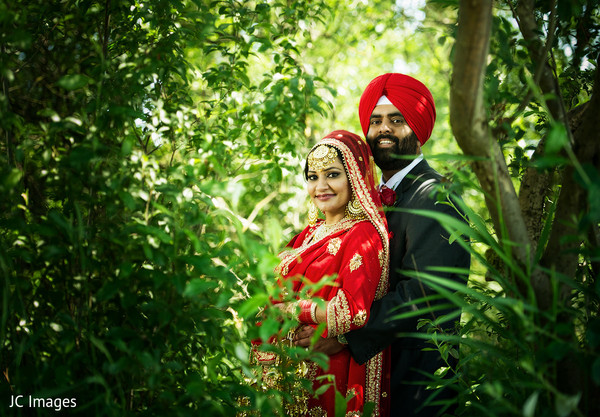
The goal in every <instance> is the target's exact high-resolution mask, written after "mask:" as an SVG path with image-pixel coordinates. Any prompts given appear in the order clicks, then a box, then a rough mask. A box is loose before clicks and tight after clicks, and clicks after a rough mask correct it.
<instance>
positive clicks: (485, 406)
mask: <svg viewBox="0 0 600 417" xmlns="http://www.w3.org/2000/svg"><path fill="white" fill-rule="evenodd" d="M455 180H456V181H461V182H463V186H464V187H475V185H474V184H473V183H472V182H470V180H469V179H468V178H466V177H465V176H463V175H461V173H460V172H457V175H456V176H455ZM593 187H594V186H592V185H589V187H588V192H590V193H592V192H593V191H592V188H593ZM457 203H458V204H459V207H460V209H461V211H463V212H464V213H465V214H466V215H467V217H468V219H469V224H463V223H462V222H460V221H457V220H456V219H454V218H452V217H450V216H448V215H444V214H441V213H436V212H428V211H414V212H415V214H420V215H423V216H427V217H431V218H433V219H435V220H437V221H439V222H440V223H441V224H442V225H444V227H445V228H446V230H447V231H448V232H449V233H451V235H452V236H463V237H464V238H466V239H465V240H463V239H457V240H456V241H457V242H458V243H460V244H461V245H463V246H464V247H465V248H467V249H468V250H469V251H470V253H471V255H472V259H473V267H472V269H471V270H470V271H455V270H450V269H448V268H445V267H438V268H431V269H430V270H428V271H419V272H413V273H412V274H413V275H414V276H415V277H418V278H419V279H421V280H422V281H423V282H424V283H426V284H427V285H428V286H429V287H431V288H432V289H434V290H435V293H436V294H435V295H433V296H430V297H427V298H425V299H419V300H414V301H413V302H414V303H415V304H416V303H419V304H421V303H423V302H425V301H430V302H431V305H432V306H433V307H432V308H431V311H432V312H436V311H444V309H445V308H447V305H448V304H439V303H438V304H434V302H435V300H436V299H438V298H439V297H440V296H441V297H442V298H443V299H444V300H446V301H447V302H449V303H451V304H452V305H455V306H459V307H460V309H461V312H462V314H461V318H460V321H459V320H458V317H457V316H456V315H445V316H443V315H442V316H439V317H438V318H437V319H436V320H430V319H421V320H420V323H419V328H421V329H424V330H426V332H421V333H411V334H409V335H406V336H411V337H417V338H423V339H425V340H427V341H428V343H429V344H431V346H432V347H431V349H435V350H437V351H438V352H440V354H441V356H442V358H443V360H444V361H445V363H446V365H447V366H445V367H442V368H440V369H439V370H438V372H437V373H436V374H434V375H427V376H424V378H423V379H424V381H425V382H424V383H427V385H428V388H429V389H432V394H431V395H430V397H429V398H428V399H427V400H426V402H427V403H429V402H431V403H435V402H436V401H437V399H436V396H437V394H436V391H433V389H434V388H440V387H445V388H446V389H449V390H453V391H455V392H457V394H458V396H459V404H460V406H459V409H458V410H457V412H456V414H457V415H462V416H480V415H482V414H483V413H485V414H486V415H490V416H498V417H500V416H517V415H519V416H521V415H524V416H552V417H566V416H586V415H592V414H593V413H594V412H595V411H594V410H596V409H597V404H596V399H595V397H594V394H593V393H594V390H595V389H596V388H595V387H598V386H600V380H599V378H598V364H599V363H600V353H599V351H598V346H599V343H598V341H599V338H598V330H599V328H598V323H599V320H600V317H599V315H598V311H600V291H598V290H599V288H598V285H597V284H595V283H594V282H593V281H591V280H590V279H589V278H588V277H589V275H587V274H588V273H589V272H590V271H589V270H588V268H589V265H591V264H592V262H595V261H596V260H597V254H598V252H597V247H594V246H593V245H592V246H591V247H589V248H587V249H586V248H582V250H581V251H580V253H579V256H580V264H581V270H580V271H579V274H578V276H577V277H575V279H573V278H572V277H567V276H562V275H560V274H558V273H557V272H556V271H546V272H547V273H548V274H549V275H550V276H551V279H552V284H553V287H554V288H555V290H556V292H557V293H558V288H561V287H562V288H563V291H565V292H566V293H567V294H568V295H567V301H566V302H565V300H564V299H561V298H560V297H559V296H558V295H557V296H556V297H555V298H554V299H553V303H552V305H551V306H550V308H549V309H541V308H540V307H539V306H538V305H537V302H536V298H535V294H534V290H533V288H532V286H531V283H532V282H533V278H532V276H533V273H534V271H535V269H536V268H541V267H540V266H539V265H520V264H519V263H518V262H517V261H516V260H515V259H514V258H513V256H512V252H511V242H498V241H497V239H496V237H495V236H494V234H493V233H492V232H490V230H489V226H488V225H487V224H486V222H485V219H483V218H481V217H480V216H479V215H478V214H477V213H475V212H474V211H473V210H472V209H471V208H469V206H468V205H466V204H464V203H461V202H460V201H458V202H457ZM573 238H574V237H573ZM481 248H487V250H491V251H493V252H494V253H495V254H496V255H497V258H498V259H500V260H501V261H500V263H494V262H491V261H490V259H495V258H491V257H489V256H486V255H487V253H486V252H485V251H482V249H481ZM589 249H592V250H591V251H590V250H589ZM437 272H441V273H448V272H458V273H461V272H462V273H463V274H464V276H465V277H466V276H468V277H469V279H468V281H467V280H466V279H465V282H464V283H457V282H452V281H449V280H447V279H442V278H439V277H438V276H436V273H437ZM406 273H408V274H410V273H411V272H410V271H407V272H406ZM518 285H525V286H528V288H529V290H528V291H527V292H525V293H523V291H520V290H519V288H518ZM410 315H411V313H410V312H409V313H404V314H402V315H401V316H399V317H409V316H410ZM447 321H455V322H456V323H457V326H456V330H455V331H452V332H448V331H445V330H444V329H443V328H442V327H441V326H440V325H441V324H442V323H443V322H447ZM454 359H458V364H457V365H455V364H454ZM565 364H566V365H567V369H570V372H571V373H570V374H565V373H564V371H563V369H565V368H564V367H561V365H565ZM565 379H568V380H573V379H575V380H578V381H583V383H582V385H583V386H586V387H587V389H586V390H585V391H583V392H581V391H579V392H577V391H575V392H564V390H563V388H562V386H564V380H565ZM440 404H444V402H443V401H442V402H440Z"/></svg>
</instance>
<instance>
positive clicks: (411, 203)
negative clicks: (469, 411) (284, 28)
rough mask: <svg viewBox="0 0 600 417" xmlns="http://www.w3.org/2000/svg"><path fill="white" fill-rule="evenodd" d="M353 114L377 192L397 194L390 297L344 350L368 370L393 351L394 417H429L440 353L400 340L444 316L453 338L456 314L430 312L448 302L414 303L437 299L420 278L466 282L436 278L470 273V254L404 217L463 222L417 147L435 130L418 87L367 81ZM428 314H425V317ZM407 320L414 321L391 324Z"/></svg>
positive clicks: (428, 222)
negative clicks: (380, 188)
mask: <svg viewBox="0 0 600 417" xmlns="http://www.w3.org/2000/svg"><path fill="white" fill-rule="evenodd" d="M358 112H359V118H360V124H361V126H362V130H363V133H364V134H365V137H366V139H367V143H368V144H369V146H370V147H371V151H372V152H373V157H374V159H375V163H376V164H377V166H379V168H381V172H382V185H384V186H385V187H387V188H390V189H392V190H394V191H395V197H392V198H391V201H390V203H391V204H393V208H390V209H389V210H388V211H387V212H386V217H387V220H388V227H389V230H390V232H392V233H393V238H392V240H391V242H390V279H389V282H390V291H389V293H388V294H387V295H386V296H384V297H383V298H382V299H380V300H377V301H375V302H374V303H373V305H372V307H371V311H370V317H369V321H368V323H367V325H366V326H365V327H363V328H361V329H358V330H356V331H353V332H350V333H347V334H346V335H345V340H343V338H342V342H346V343H347V346H346V347H347V348H348V349H349V350H350V352H351V354H352V357H353V358H354V359H355V360H356V361H357V362H358V363H365V362H366V361H367V360H369V359H370V358H372V357H373V356H375V354H377V353H378V352H380V351H382V350H384V349H385V348H386V347H388V346H391V387H390V393H389V395H390V397H391V415H392V416H402V417H411V416H414V417H430V416H431V417H433V416H436V415H438V414H439V413H440V412H441V411H442V409H443V407H442V406H435V405H434V406H432V405H424V403H425V401H426V400H427V399H428V397H429V395H431V394H432V393H433V391H431V390H426V387H427V382H426V381H427V380H428V377H427V375H430V374H433V373H434V372H435V371H436V370H437V369H438V368H440V367H442V366H445V363H444V362H443V361H442V359H441V358H440V355H439V353H438V352H437V351H423V348H425V347H432V345H430V344H427V343H426V342H425V341H424V339H421V338H411V337H406V336H402V334H406V333H415V332H417V331H418V330H417V324H418V320H419V319H431V320H434V319H435V318H438V317H440V316H441V315H445V314H449V313H454V314H455V316H454V319H453V320H450V321H447V322H446V323H444V324H442V325H441V327H442V328H444V329H445V330H450V331H451V330H452V328H453V326H454V324H453V322H454V321H456V320H458V318H459V317H458V316H459V314H460V311H459V310H458V307H449V308H446V309H444V310H439V309H434V311H432V309H431V308H430V307H434V305H435V304H438V305H441V304H447V300H444V299H439V297H438V299H437V300H430V301H428V302H427V303H416V304H415V303H413V302H412V301H413V300H417V299H420V298H423V297H425V296H427V295H430V294H435V292H434V291H433V290H431V289H430V288H428V286H427V284H426V282H425V281H422V280H420V279H419V278H418V275H417V274H418V273H426V274H427V273H429V274H434V275H436V276H438V277H441V278H446V279H450V280H453V281H457V282H464V281H465V277H464V276H460V275H458V274H457V273H455V272H446V271H442V272H440V270H439V269H437V268H442V270H443V268H462V269H468V268H469V265H470V256H469V253H468V252H467V251H466V250H465V249H464V248H463V247H461V246H460V245H459V243H457V242H456V241H454V242H452V243H451V241H450V240H449V235H448V233H447V232H446V231H445V230H444V228H443V227H442V226H441V225H440V224H439V223H438V222H437V221H436V220H433V219H431V218H429V217H424V216H421V215H418V214H415V213H409V212H406V211H405V210H428V211H435V212H438V213H444V214H447V215H450V216H453V217H455V218H458V219H461V220H462V217H461V215H460V214H459V213H457V212H456V210H455V209H454V208H453V207H452V206H450V205H448V204H444V202H443V201H438V198H437V192H436V189H437V188H438V187H439V186H440V185H441V183H442V180H443V178H442V176H441V175H440V174H439V173H438V172H436V171H435V170H434V169H432V168H431V167H430V166H429V164H428V163H427V161H426V160H425V159H424V158H423V154H422V153H421V146H423V145H425V143H426V142H427V140H428V139H429V137H430V136H431V132H432V130H433V125H434V123H435V117H436V112H435V104H434V101H433V97H432V95H431V93H430V91H429V90H428V89H427V87H425V85H424V84H423V83H421V82H420V81H418V80H416V79H415V78H412V77H409V76H407V75H403V74H395V73H391V74H383V75H380V76H379V77H377V78H375V79H374V80H373V81H371V83H370V84H369V85H368V86H367V88H366V89H365V91H364V92H363V94H362V96H361V99H360V104H359V111H358ZM397 156H400V157H401V158H398V157H397ZM402 157H403V158H402ZM385 187H384V188H385ZM388 191H389V190H388ZM392 195H393V194H392ZM432 268H435V270H432ZM454 270H456V269H454ZM426 308H427V311H424V309H426ZM420 310H423V312H420ZM406 312H416V313H417V314H415V315H413V316H411V317H404V318H401V319H397V318H395V316H398V315H400V314H402V313H406ZM311 330H312V328H303V329H302V330H301V331H300V332H299V334H298V338H297V344H298V345H299V346H308V345H309V344H310V338H309V336H310V335H311V334H312V332H311ZM342 348H344V346H343V345H341V344H340V343H338V342H337V341H335V340H331V339H321V340H320V341H319V342H318V343H317V345H316V346H315V349H316V350H319V351H322V352H324V353H327V354H333V353H335V352H336V351H339V350H341V349H342ZM453 396H454V397H455V393H454V392H452V391H450V390H448V389H446V390H445V391H444V392H441V393H438V395H437V396H436V397H435V401H438V400H441V399H444V400H449V401H450V402H453V401H454V400H455V399H453ZM435 401H434V402H435ZM449 411H451V409H450V410H449Z"/></svg>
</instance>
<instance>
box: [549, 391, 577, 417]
mask: <svg viewBox="0 0 600 417" xmlns="http://www.w3.org/2000/svg"><path fill="white" fill-rule="evenodd" d="M579 400H581V393H579V394H575V395H564V394H560V393H559V394H558V395H557V396H556V403H555V409H556V414H557V415H558V417H568V416H570V415H571V413H572V412H573V410H575V409H576V408H577V404H579Z"/></svg>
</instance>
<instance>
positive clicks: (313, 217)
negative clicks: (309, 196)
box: [308, 201, 319, 226]
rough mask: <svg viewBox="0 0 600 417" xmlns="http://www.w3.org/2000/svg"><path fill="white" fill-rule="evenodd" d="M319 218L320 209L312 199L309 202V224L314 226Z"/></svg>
mask: <svg viewBox="0 0 600 417" xmlns="http://www.w3.org/2000/svg"><path fill="white" fill-rule="evenodd" d="M318 218H319V209H318V208H317V206H315V203H313V202H312V201H310V202H309V203H308V224H309V225H311V226H314V225H315V224H316V223H317V219H318Z"/></svg>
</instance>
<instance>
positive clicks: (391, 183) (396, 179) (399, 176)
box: [379, 154, 423, 190]
mask: <svg viewBox="0 0 600 417" xmlns="http://www.w3.org/2000/svg"><path fill="white" fill-rule="evenodd" d="M422 160H423V154H420V155H419V156H417V157H416V158H415V159H414V160H413V161H412V162H411V163H410V164H408V165H407V166H406V167H404V168H402V169H401V170H400V171H398V172H396V173H395V174H394V175H392V177H391V178H390V179H389V180H387V182H383V176H381V181H380V182H379V187H380V188H381V186H382V185H385V186H386V187H389V188H391V189H392V190H396V187H398V185H400V183H401V182H402V180H403V179H404V177H406V175H407V174H408V173H409V172H410V171H411V170H412V169H413V168H414V167H415V166H416V165H417V164H418V163H419V162H421V161H422Z"/></svg>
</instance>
